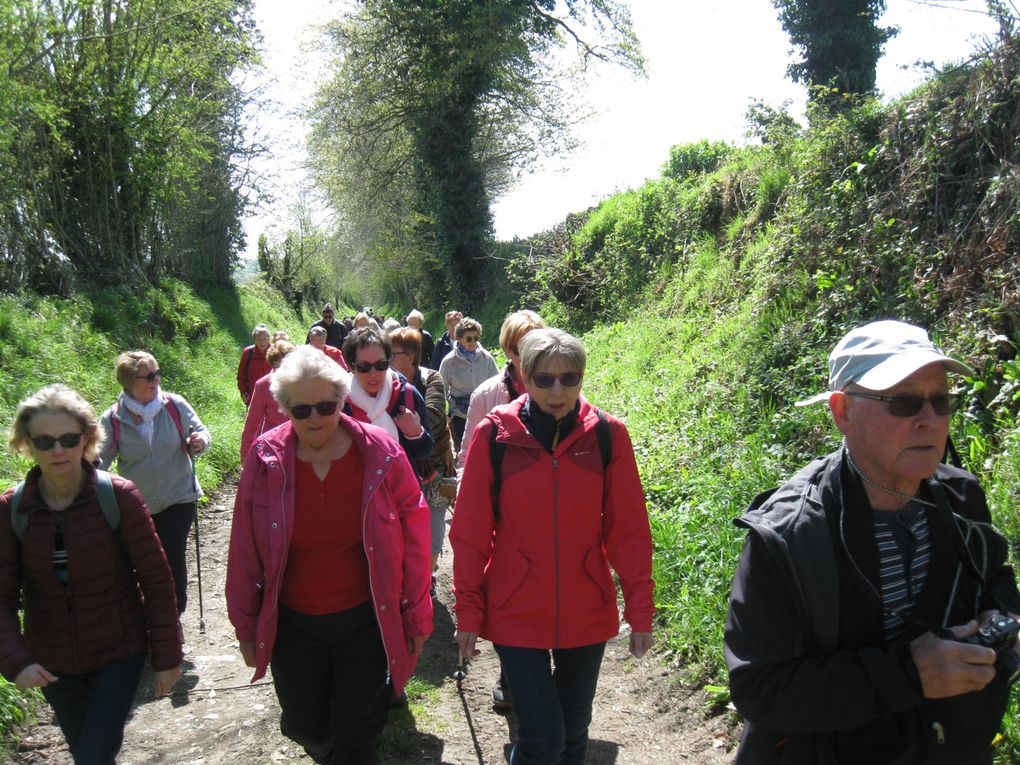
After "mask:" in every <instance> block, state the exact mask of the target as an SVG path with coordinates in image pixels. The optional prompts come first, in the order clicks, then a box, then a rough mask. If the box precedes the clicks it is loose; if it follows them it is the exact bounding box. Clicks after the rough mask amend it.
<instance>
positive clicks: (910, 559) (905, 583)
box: [875, 502, 931, 642]
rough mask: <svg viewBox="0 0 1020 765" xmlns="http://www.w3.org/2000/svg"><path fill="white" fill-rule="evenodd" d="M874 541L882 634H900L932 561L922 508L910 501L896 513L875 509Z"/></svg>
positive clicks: (890, 639) (889, 638)
mask: <svg viewBox="0 0 1020 765" xmlns="http://www.w3.org/2000/svg"><path fill="white" fill-rule="evenodd" d="M875 542H876V544H877V545H878V561H879V562H878V570H879V581H880V583H881V590H882V606H883V610H884V611H885V637H886V640H887V641H890V642H891V641H893V640H895V639H896V638H897V637H899V636H900V635H901V634H902V633H903V631H904V627H905V625H906V621H907V619H908V618H909V617H910V614H911V613H912V612H913V610H914V605H915V604H916V603H917V599H918V598H919V597H920V595H921V592H922V591H923V590H924V582H925V580H926V579H927V578H928V567H929V565H930V563H931V532H930V529H929V526H928V514H927V513H926V512H925V508H924V507H923V506H922V505H919V504H918V503H916V502H911V503H910V504H908V505H907V506H906V507H904V508H903V509H902V510H899V511H898V512H896V513H883V512H879V511H876V512H875Z"/></svg>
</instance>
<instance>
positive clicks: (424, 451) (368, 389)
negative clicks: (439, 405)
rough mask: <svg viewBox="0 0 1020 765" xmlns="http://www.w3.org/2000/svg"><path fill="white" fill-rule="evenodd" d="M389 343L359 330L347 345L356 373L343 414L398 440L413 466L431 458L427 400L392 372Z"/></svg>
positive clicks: (349, 362) (350, 336) (346, 349)
mask: <svg viewBox="0 0 1020 765" xmlns="http://www.w3.org/2000/svg"><path fill="white" fill-rule="evenodd" d="M392 355H393V349H392V347H391V346H390V341H389V340H387V339H386V338H385V337H383V336H382V335H380V334H379V333H378V332H377V331H375V330H374V329H356V330H354V332H352V333H351V334H350V335H348V336H347V339H346V340H345V341H344V356H345V357H346V359H347V363H348V364H349V365H350V367H351V369H352V370H353V375H352V379H351V384H350V397H349V398H348V400H347V401H346V403H345V404H344V412H345V413H346V414H349V415H350V416H352V417H354V418H355V419H356V420H360V421H361V422H370V423H372V424H373V425H378V426H379V427H380V428H382V429H383V430H385V431H386V432H387V433H389V434H390V435H391V436H393V437H394V438H396V439H397V440H398V442H399V443H400V445H401V446H402V447H403V448H404V451H405V452H406V453H407V458H408V459H409V460H411V461H412V462H414V461H417V460H423V459H426V458H427V457H428V456H429V455H430V454H432V448H433V446H434V442H433V440H432V434H431V433H430V432H429V429H428V416H429V415H428V411H427V410H426V408H425V399H424V397H423V396H422V395H421V393H420V392H419V391H418V389H417V388H415V387H414V386H413V385H411V384H410V383H409V382H408V381H407V380H405V379H403V378H401V377H400V376H399V375H397V373H396V372H394V371H393V370H391V369H390V357H391V356H392Z"/></svg>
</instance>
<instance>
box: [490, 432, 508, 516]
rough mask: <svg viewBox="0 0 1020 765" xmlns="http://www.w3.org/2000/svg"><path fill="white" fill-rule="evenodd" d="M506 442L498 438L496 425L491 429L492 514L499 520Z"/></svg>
mask: <svg viewBox="0 0 1020 765" xmlns="http://www.w3.org/2000/svg"><path fill="white" fill-rule="evenodd" d="M505 453H506V444H505V443H502V442H500V441H497V440H496V426H495V424H494V425H493V427H492V430H490V431H489V461H490V462H492V514H493V515H494V516H495V517H496V521H497V522H498V521H499V490H500V489H501V488H502V486H503V455H504V454H505Z"/></svg>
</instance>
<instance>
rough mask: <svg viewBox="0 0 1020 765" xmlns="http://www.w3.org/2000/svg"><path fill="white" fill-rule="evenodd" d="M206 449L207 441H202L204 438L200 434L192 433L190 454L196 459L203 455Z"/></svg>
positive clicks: (189, 445) (189, 441) (189, 442)
mask: <svg viewBox="0 0 1020 765" xmlns="http://www.w3.org/2000/svg"><path fill="white" fill-rule="evenodd" d="M204 449H205V441H203V440H202V436H200V435H199V434H198V433H192V434H191V435H189V436H188V454H190V455H191V456H192V457H195V456H197V455H199V454H201V453H202V451H203V450H204Z"/></svg>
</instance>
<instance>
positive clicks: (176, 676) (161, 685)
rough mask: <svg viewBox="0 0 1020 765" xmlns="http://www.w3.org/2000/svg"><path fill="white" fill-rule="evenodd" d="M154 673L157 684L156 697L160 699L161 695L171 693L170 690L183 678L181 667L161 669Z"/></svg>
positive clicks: (155, 683)
mask: <svg viewBox="0 0 1020 765" xmlns="http://www.w3.org/2000/svg"><path fill="white" fill-rule="evenodd" d="M153 674H154V675H155V680H154V685H155V686H156V698H157V699H158V698H159V697H160V696H169V695H170V691H172V690H173V687H174V686H175V685H177V681H178V680H180V679H181V668H180V667H174V668H173V669H161V670H160V671H159V672H155V673H153Z"/></svg>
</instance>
